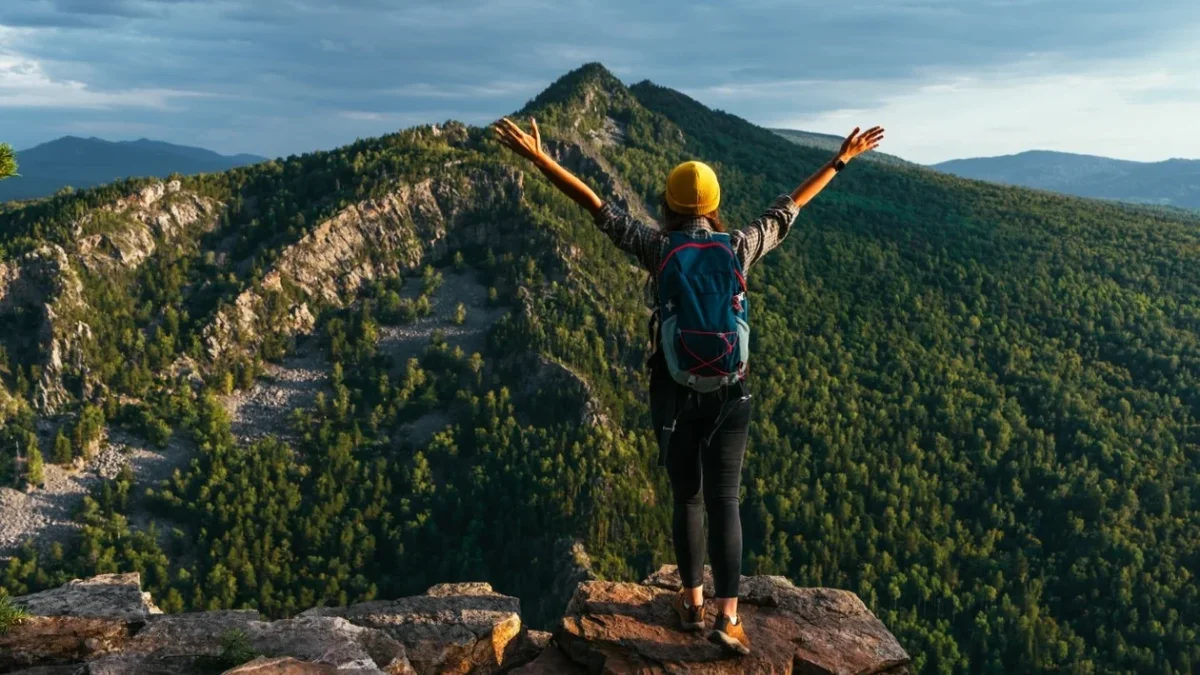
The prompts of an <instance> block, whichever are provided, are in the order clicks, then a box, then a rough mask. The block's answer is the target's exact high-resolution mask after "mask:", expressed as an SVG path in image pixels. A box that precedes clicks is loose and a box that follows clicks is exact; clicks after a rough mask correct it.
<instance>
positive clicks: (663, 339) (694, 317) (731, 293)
mask: <svg viewBox="0 0 1200 675" xmlns="http://www.w3.org/2000/svg"><path fill="white" fill-rule="evenodd" d="M657 277H658V284H657V285H658V311H659V321H660V323H659V342H660V345H659V347H660V349H661V350H662V355H663V357H664V360H665V361H666V364H667V369H668V371H670V373H671V377H672V378H673V379H674V380H675V381H676V382H678V383H679V384H681V385H683V386H685V387H688V388H689V389H692V390H694V391H696V392H699V393H708V392H711V391H716V390H717V389H719V388H720V387H722V386H726V385H730V384H734V383H736V382H738V381H739V380H741V379H742V378H743V377H744V376H745V374H746V362H747V360H748V359H749V358H750V324H749V315H748V311H747V309H748V307H747V303H746V277H745V274H744V273H743V271H742V263H741V261H740V260H738V257H737V254H736V253H734V251H733V247H732V246H730V242H729V235H728V234H726V233H723V232H709V231H707V230H691V231H687V232H671V233H670V234H669V235H668V239H667V243H666V248H665V250H664V252H663V259H662V263H661V264H660V265H659V268H658V275H657Z"/></svg>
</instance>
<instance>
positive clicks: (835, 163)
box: [833, 157, 846, 171]
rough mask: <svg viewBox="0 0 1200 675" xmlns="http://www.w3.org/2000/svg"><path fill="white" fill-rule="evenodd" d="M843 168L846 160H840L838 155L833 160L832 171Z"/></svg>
mask: <svg viewBox="0 0 1200 675" xmlns="http://www.w3.org/2000/svg"><path fill="white" fill-rule="evenodd" d="M844 168H846V162H844V161H842V158H841V157H838V158H836V159H834V160H833V170H834V171H841V170H842V169H844Z"/></svg>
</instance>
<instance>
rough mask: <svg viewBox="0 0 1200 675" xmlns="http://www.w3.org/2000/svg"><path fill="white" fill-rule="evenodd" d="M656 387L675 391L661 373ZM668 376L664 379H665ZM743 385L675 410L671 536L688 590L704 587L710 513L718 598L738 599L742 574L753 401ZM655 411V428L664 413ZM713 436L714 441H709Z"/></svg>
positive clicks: (683, 399)
mask: <svg viewBox="0 0 1200 675" xmlns="http://www.w3.org/2000/svg"><path fill="white" fill-rule="evenodd" d="M656 375H657V376H656V377H653V379H654V380H655V382H654V388H655V389H657V388H659V387H664V386H665V387H672V388H673V387H676V386H677V385H675V383H674V381H673V380H671V379H670V376H669V375H665V373H664V374H662V375H658V374H657V373H656ZM664 375H665V381H664V379H663V376H664ZM741 389H742V388H741V387H732V388H731V390H730V391H725V392H716V393H712V394H695V395H693V397H692V399H691V400H687V399H686V395H684V396H681V397H680V399H679V403H678V405H677V408H676V414H677V419H676V424H675V432H674V433H673V434H672V435H671V444H670V448H669V450H668V452H667V474H668V475H669V477H670V479H671V491H672V493H673V496H674V505H675V508H674V514H673V516H672V520H671V534H672V538H673V540H674V543H675V559H676V561H677V563H678V565H679V576H680V578H681V580H682V581H683V585H684V587H685V588H695V587H697V586H699V585H701V584H702V583H703V574H704V512H705V510H706V507H707V511H708V529H709V532H708V535H709V536H708V557H709V560H710V561H711V563H712V569H713V583H714V586H715V587H716V596H717V597H718V598H736V597H737V596H738V585H739V582H740V580H741V575H742V517H741V512H740V510H739V502H738V492H739V489H740V488H741V483H742V459H743V457H745V454H746V440H747V433H748V431H749V428H750V400H749V399H748V398H745V399H743V398H742V397H743V394H744V392H743V391H740V390H741ZM722 406H729V409H728V411H727V415H726V417H725V419H724V420H723V421H722V422H721V426H720V427H719V428H717V429H715V430H714V429H713V423H714V422H716V421H717V419H718V417H719V416H720V414H721V409H722ZM655 407H656V406H652V407H651V417H653V418H655V419H654V426H655V429H661V428H662V426H663V424H664V423H665V424H667V425H669V424H670V421H669V420H663V419H662V417H663V414H662V412H661V410H660V411H655V410H654V408H655ZM710 434H711V439H712V440H711V441H710V442H708V443H705V441H706V439H708V438H709V435H710Z"/></svg>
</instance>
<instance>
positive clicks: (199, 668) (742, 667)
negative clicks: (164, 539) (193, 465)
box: [0, 567, 909, 675]
mask: <svg viewBox="0 0 1200 675" xmlns="http://www.w3.org/2000/svg"><path fill="white" fill-rule="evenodd" d="M139 581H140V579H139V578H138V575H136V574H128V575H105V576H101V577H96V578H94V579H89V580H86V581H74V582H71V583H70V584H67V585H66V586H64V587H62V588H58V589H54V590H52V591H46V592H43V593H35V594H33V595H27V596H23V597H19V598H16V599H15V600H16V604H17V605H19V606H21V607H23V608H25V609H26V611H27V612H28V614H29V616H28V617H26V618H24V619H22V620H21V621H20V622H19V623H18V624H16V625H14V626H10V627H8V631H7V632H6V633H3V634H0V673H14V672H16V673H23V674H25V675H68V674H70V675H166V674H168V673H170V674H175V675H216V674H217V673H221V672H224V673H226V675H229V674H234V673H236V674H238V675H308V674H312V673H321V674H326V673H327V674H331V675H332V674H335V673H336V674H338V675H351V674H352V675H381V674H386V675H442V674H452V675H492V674H508V673H511V674H514V675H550V674H554V675H585V674H587V675H597V674H604V673H622V674H625V673H641V674H645V675H654V674H663V675H666V674H676V675H686V674H688V673H697V674H700V673H703V674H705V675H723V674H725V673H729V674H730V675H732V674H734V673H739V674H741V673H747V674H763V675H766V674H775V673H778V674H780V675H785V674H792V673H795V674H801V673H803V674H806V675H808V674H815V675H873V674H887V675H900V674H901V673H908V672H909V671H908V663H909V658H908V655H907V654H906V653H905V652H904V650H903V649H902V648H901V647H900V645H899V644H898V643H897V642H896V640H895V638H894V637H892V635H891V634H890V633H888V631H887V629H886V628H884V626H883V624H881V623H880V622H879V620H878V619H876V618H875V616H874V615H873V614H872V613H871V612H870V611H869V610H868V609H867V608H866V607H865V606H864V605H863V603H862V602H861V601H860V600H859V599H858V598H857V597H856V596H855V595H854V594H853V593H848V592H846V591H839V590H834V589H827V588H797V587H796V586H794V585H792V584H791V583H790V582H789V581H788V580H786V579H784V578H782V577H743V578H742V587H741V605H740V610H739V614H740V615H741V617H742V619H743V620H744V621H745V625H746V630H747V632H748V634H749V636H750V638H751V640H752V641H753V645H754V651H753V653H752V654H751V655H750V656H748V657H734V656H730V655H728V654H726V653H723V652H722V651H721V650H720V649H719V648H718V647H717V646H716V645H714V644H712V643H710V642H708V641H707V640H706V639H705V638H704V636H703V635H697V634H694V633H684V632H682V631H680V630H678V629H677V628H676V627H675V616H674V610H673V609H672V607H671V600H672V598H673V596H674V593H675V592H676V591H677V590H678V589H679V577H678V575H677V574H676V572H675V569H674V568H673V567H664V568H662V569H660V570H659V571H658V572H656V573H655V574H653V575H651V576H650V577H649V578H648V579H646V580H645V581H643V582H642V583H619V582H610V581H597V580H591V581H584V582H582V583H580V584H579V585H578V587H577V589H576V591H575V594H574V597H573V598H572V600H571V602H570V604H569V605H568V607H567V610H566V615H565V616H564V617H563V619H562V621H561V622H560V624H559V625H558V627H557V629H556V630H555V632H554V634H553V636H551V634H549V633H541V632H538V631H529V630H527V629H526V627H525V626H524V625H523V624H522V622H521V616H520V603H519V602H518V601H517V599H516V598H512V597H508V596H505V595H501V594H499V593H496V592H495V591H494V590H493V589H492V587H491V586H489V585H488V584H483V583H472V584H442V585H438V586H434V587H433V588H431V589H429V590H428V591H427V592H426V593H425V594H424V595H419V596H414V597H408V598H401V599H399V600H390V601H377V602H366V603H360V604H357V605H351V606H349V607H342V608H328V607H323V608H317V609H312V610H309V611H307V612H304V613H302V614H301V615H300V616H298V617H295V618H292V619H282V620H279V621H266V620H264V619H263V618H262V617H261V616H259V614H258V613H257V612H254V611H214V612H197V613H190V614H175V615H164V614H161V613H158V610H157V608H155V607H154V603H153V602H152V601H151V599H150V598H149V596H148V595H147V594H145V593H142V592H141V588H140V585H139ZM706 586H707V591H708V592H709V594H710V595H711V581H709V582H708V583H707V584H706ZM710 616H711V613H710ZM22 668H24V669H25V670H22Z"/></svg>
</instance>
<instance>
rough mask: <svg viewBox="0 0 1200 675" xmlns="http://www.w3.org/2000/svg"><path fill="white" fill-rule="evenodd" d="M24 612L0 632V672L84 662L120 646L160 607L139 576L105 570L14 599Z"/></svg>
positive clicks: (157, 611)
mask: <svg viewBox="0 0 1200 675" xmlns="http://www.w3.org/2000/svg"><path fill="white" fill-rule="evenodd" d="M13 603H14V604H15V605H17V606H18V607H21V608H22V609H24V610H25V611H26V612H27V613H28V614H29V616H28V617H27V618H25V619H23V620H22V621H21V622H20V623H18V624H17V625H15V626H12V627H11V628H10V629H9V630H8V631H7V632H5V633H4V634H3V635H0V672H3V671H7V670H15V669H17V668H29V667H34V666H50V665H57V664H66V663H73V662H79V661H83V660H85V659H89V658H93V657H96V656H98V655H101V654H105V653H108V652H112V651H116V650H119V649H122V648H123V647H124V646H125V644H126V642H127V641H128V640H129V637H130V636H131V635H132V633H133V632H134V631H136V630H137V629H138V628H140V627H141V626H142V625H144V624H145V622H146V620H147V619H148V618H150V617H151V616H153V615H156V614H161V613H162V612H161V610H159V609H158V608H157V607H155V606H154V603H153V602H151V600H150V596H149V594H146V593H142V587H141V577H140V576H139V575H138V574H136V573H134V574H104V575H100V576H98V577H93V578H91V579H86V580H80V579H76V580H74V581H71V582H69V583H67V584H66V585H64V586H60V587H58V588H55V589H51V590H48V591H42V592H40V593H32V594H30V595H22V596H18V597H16V598H13Z"/></svg>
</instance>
